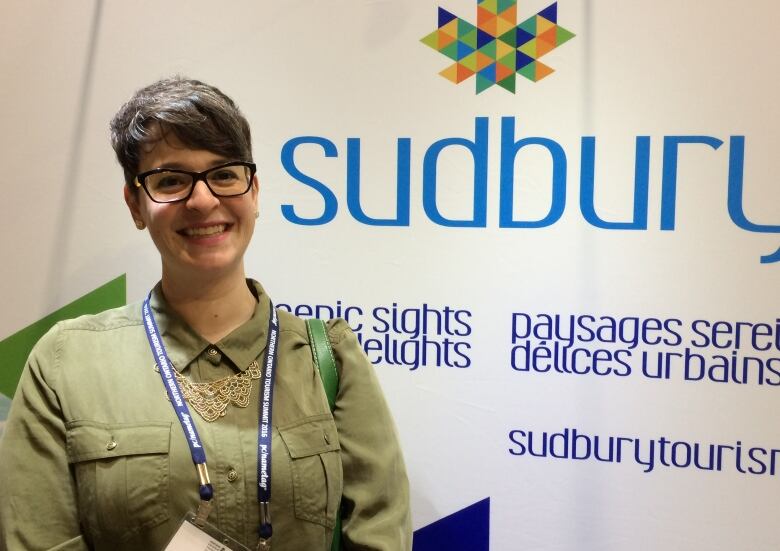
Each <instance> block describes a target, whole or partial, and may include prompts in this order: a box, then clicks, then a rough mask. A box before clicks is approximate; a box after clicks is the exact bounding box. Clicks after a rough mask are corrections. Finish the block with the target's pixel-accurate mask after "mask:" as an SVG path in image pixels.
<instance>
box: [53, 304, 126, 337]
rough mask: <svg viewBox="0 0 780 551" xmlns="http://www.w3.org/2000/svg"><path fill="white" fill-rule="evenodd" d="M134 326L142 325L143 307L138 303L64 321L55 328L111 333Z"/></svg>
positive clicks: (59, 329)
mask: <svg viewBox="0 0 780 551" xmlns="http://www.w3.org/2000/svg"><path fill="white" fill-rule="evenodd" d="M134 325H141V306H140V304H136V303H133V304H127V305H125V306H119V307H117V308H111V309H109V310H104V311H102V312H98V313H96V314H85V315H82V316H78V317H76V318H72V319H67V320H63V321H61V322H59V323H58V324H57V325H56V326H55V329H56V330H58V331H110V330H112V329H120V328H123V327H128V326H134Z"/></svg>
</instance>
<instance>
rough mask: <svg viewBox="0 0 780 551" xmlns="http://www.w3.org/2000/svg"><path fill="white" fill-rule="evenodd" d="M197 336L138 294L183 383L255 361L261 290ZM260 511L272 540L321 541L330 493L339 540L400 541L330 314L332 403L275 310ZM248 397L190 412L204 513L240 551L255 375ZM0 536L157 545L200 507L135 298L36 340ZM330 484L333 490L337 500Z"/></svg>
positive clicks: (397, 546) (399, 509)
mask: <svg viewBox="0 0 780 551" xmlns="http://www.w3.org/2000/svg"><path fill="white" fill-rule="evenodd" d="M250 287H251V288H252V289H253V292H254V293H255V295H256V296H257V298H258V304H257V307H256V309H255V313H254V315H253V317H252V319H251V320H249V321H248V322H247V323H245V324H244V325H242V326H241V327H239V328H238V329H236V330H235V331H233V332H232V333H230V334H229V335H228V336H226V337H225V338H224V339H222V340H221V341H220V342H218V343H215V344H213V345H212V344H210V343H208V342H207V341H205V340H203V339H202V338H201V337H200V336H199V335H197V334H196V333H195V332H194V331H193V330H192V329H191V328H189V327H188V326H187V325H186V324H185V323H184V322H183V321H182V320H181V319H180V318H179V317H178V316H177V315H176V314H175V313H173V312H172V311H171V310H170V308H169V307H168V305H167V304H166V303H165V300H164V298H163V297H162V294H161V293H160V291H159V285H158V287H157V288H156V289H155V290H154V291H153V293H152V301H151V304H152V309H153V311H154V314H155V317H156V320H157V323H158V326H159V329H160V333H161V335H162V337H163V341H164V343H165V345H166V347H167V350H168V355H169V357H170V359H171V361H172V363H173V365H174V367H175V368H176V369H177V370H179V371H180V372H181V373H182V374H184V375H185V376H186V377H187V378H188V379H189V380H191V381H193V382H208V381H213V380H217V379H220V378H223V377H226V376H229V375H233V374H235V373H237V372H239V371H244V370H246V369H247V367H248V366H249V365H250V364H251V363H252V362H253V361H258V362H260V363H261V364H262V361H263V358H264V351H265V348H266V341H267V331H268V316H269V311H270V309H269V299H268V297H267V296H266V295H265V293H264V292H263V289H262V287H261V286H260V285H259V284H257V283H256V282H251V285H250ZM279 321H280V336H279V349H278V366H277V373H276V382H275V387H274V388H275V390H274V402H273V440H272V450H273V453H272V486H271V491H272V498H271V519H272V522H273V528H274V536H273V540H272V543H273V549H274V550H277V551H302V550H303V551H311V550H315V551H316V550H322V551H325V550H327V549H329V547H330V540H331V536H332V528H333V523H334V519H335V514H336V510H337V508H338V506H339V500H340V499H341V500H342V508H343V515H344V516H343V530H342V531H343V534H344V538H343V539H344V546H345V548H346V549H361V550H363V549H365V550H374V549H375V550H387V551H402V550H408V549H410V548H411V523H410V517H409V491H408V483H407V478H406V471H405V468H404V464H403V459H402V456H401V452H400V449H399V446H398V441H397V437H396V434H395V429H394V426H393V422H392V419H391V417H390V414H389V412H388V409H387V406H386V404H385V401H384V399H383V397H382V394H381V391H380V389H379V386H378V383H377V380H376V378H375V375H374V372H373V367H372V366H371V364H370V363H369V362H368V360H367V358H366V357H365V355H364V353H363V351H362V349H361V347H360V345H359V343H358V342H357V339H356V337H355V335H354V334H353V333H352V331H351V330H350V329H349V327H348V326H347V324H346V323H345V322H344V321H343V320H337V321H335V322H330V323H329V324H328V329H329V336H330V339H331V342H332V345H333V352H334V355H335V359H336V364H337V369H338V371H339V375H340V376H341V381H340V387H339V394H338V398H337V402H336V408H335V411H334V412H333V414H332V415H331V413H330V411H329V408H328V405H327V401H326V398H325V394H324V391H323V388H322V383H321V381H320V377H319V375H318V373H317V371H316V369H315V368H314V366H313V363H312V359H311V349H310V347H309V342H308V337H307V332H306V328H305V325H304V323H303V321H302V320H300V319H298V318H296V317H294V316H292V315H290V314H288V313H286V312H284V311H280V312H279ZM252 384H253V387H252V392H251V395H250V400H249V405H248V406H247V407H244V408H242V407H238V406H237V405H234V404H231V405H230V406H228V408H227V411H226V413H225V415H224V416H223V417H220V418H218V419H217V420H215V421H213V422H211V423H207V422H206V421H204V420H203V419H202V418H201V417H200V416H199V415H198V414H197V413H195V411H194V410H192V411H191V414H192V416H193V418H194V419H195V423H196V426H197V429H198V431H199V433H200V436H201V439H202V440H203V445H204V448H205V451H206V458H207V462H208V466H209V472H210V476H211V482H212V484H213V486H214V499H213V500H212V503H213V510H212V512H211V515H210V517H209V522H211V523H212V524H214V525H215V526H217V527H218V528H219V529H220V530H221V531H223V532H224V533H226V534H228V535H229V536H231V537H233V538H234V539H236V540H238V541H240V542H242V543H243V544H244V545H246V546H247V547H249V548H251V549H254V548H255V546H256V545H257V535H256V530H257V524H258V519H259V511H258V502H257V485H256V481H257V423H258V387H259V380H253V381H252ZM0 488H2V494H3V495H2V497H1V498H0V549H9V550H11V551H17V550H19V551H21V550H25V551H32V550H44V549H57V550H68V551H70V550H84V549H94V550H103V549H110V550H112V551H122V550H128V551H129V550H133V551H138V550H156V549H164V547H165V545H166V543H167V542H168V540H169V539H170V538H171V536H172V535H173V533H174V532H175V530H176V529H177V528H178V526H179V524H180V522H181V519H182V518H183V516H184V515H185V513H186V512H187V511H190V510H195V509H196V508H197V504H198V499H199V498H198V477H197V473H196V470H195V467H194V465H193V463H192V458H191V455H190V451H189V448H188V446H187V441H186V438H185V436H184V433H183V432H182V428H181V425H180V424H179V421H178V419H177V417H176V415H175V412H174V410H173V408H172V407H171V404H170V402H169V401H168V398H167V395H166V393H165V390H164V387H163V384H162V382H161V380H160V375H159V373H158V372H157V371H156V369H155V361H154V359H153V357H152V354H151V351H150V349H149V345H148V343H147V339H146V334H145V332H144V330H143V326H142V322H141V307H140V305H139V304H133V305H130V306H125V307H122V308H117V309H114V310H110V311H107V312H104V313H102V314H98V315H96V316H84V317H81V318H78V319H75V320H69V321H65V322H62V323H59V324H57V325H56V326H55V327H54V328H52V330H51V331H49V332H48V333H47V334H46V335H45V336H44V337H43V338H42V339H41V340H40V342H39V343H38V344H37V345H36V346H35V348H34V350H33V352H32V354H31V355H30V358H29V360H28V364H27V366H26V369H25V371H24V374H23V375H22V379H21V381H20V384H19V387H18V389H17V391H16V395H15V396H14V401H13V404H12V406H11V411H10V414H9V417H8V420H7V424H6V427H5V432H4V434H3V438H2V441H0ZM342 496H343V497H342Z"/></svg>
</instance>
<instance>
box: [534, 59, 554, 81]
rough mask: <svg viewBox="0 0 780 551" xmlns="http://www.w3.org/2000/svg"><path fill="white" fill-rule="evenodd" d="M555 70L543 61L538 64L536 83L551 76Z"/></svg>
mask: <svg viewBox="0 0 780 551" xmlns="http://www.w3.org/2000/svg"><path fill="white" fill-rule="evenodd" d="M554 70H555V69H553V68H552V67H548V66H547V65H545V64H544V63H542V62H541V61H537V62H536V82H539V81H540V80H542V79H543V78H544V77H546V76H549V75H551V74H552V73H553V71H554Z"/></svg>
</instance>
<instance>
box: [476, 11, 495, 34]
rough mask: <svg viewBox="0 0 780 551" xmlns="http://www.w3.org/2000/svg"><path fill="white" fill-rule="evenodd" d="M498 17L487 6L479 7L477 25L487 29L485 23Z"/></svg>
mask: <svg viewBox="0 0 780 551" xmlns="http://www.w3.org/2000/svg"><path fill="white" fill-rule="evenodd" d="M495 18H496V14H494V13H490V12H489V11H487V10H486V9H485V8H480V7H477V27H479V28H480V29H483V30H484V29H485V24H487V23H489V22H490V21H492V20H493V19H495Z"/></svg>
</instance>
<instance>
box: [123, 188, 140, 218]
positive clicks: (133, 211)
mask: <svg viewBox="0 0 780 551" xmlns="http://www.w3.org/2000/svg"><path fill="white" fill-rule="evenodd" d="M122 187H123V188H124V194H125V204H126V205H127V208H128V209H129V210H130V216H132V217H133V220H136V221H137V220H141V221H143V216H141V208H140V206H139V205H138V194H137V193H135V192H134V191H133V190H132V189H130V186H128V185H127V184H125V185H124V186H122Z"/></svg>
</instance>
